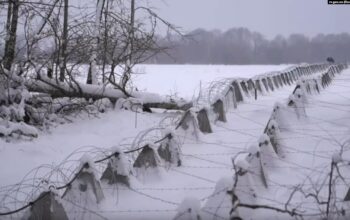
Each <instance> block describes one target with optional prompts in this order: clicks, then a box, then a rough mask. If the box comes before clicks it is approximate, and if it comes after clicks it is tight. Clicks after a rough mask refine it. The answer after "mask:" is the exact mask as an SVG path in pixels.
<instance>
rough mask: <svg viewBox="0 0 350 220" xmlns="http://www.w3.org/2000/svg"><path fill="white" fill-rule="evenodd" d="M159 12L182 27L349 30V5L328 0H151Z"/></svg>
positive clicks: (267, 33) (272, 32) (281, 31)
mask: <svg viewBox="0 0 350 220" xmlns="http://www.w3.org/2000/svg"><path fill="white" fill-rule="evenodd" d="M149 2H150V4H151V5H153V6H154V7H156V8H157V11H158V12H159V14H160V15H161V16H162V17H164V18H166V19H167V20H169V21H170V22H172V23H174V24H176V25H178V26H181V27H182V28H184V30H193V29H196V28H199V27H201V28H205V29H209V30H211V29H220V30H227V29H229V28H232V27H247V28H249V29H251V30H254V31H258V32H261V33H262V34H263V35H265V36H266V37H268V38H272V37H274V36H276V35H277V34H282V35H285V36H287V35H289V34H291V33H303V34H306V35H308V36H314V35H316V34H318V33H327V34H328V33H341V32H350V26H349V22H350V5H328V4H327V0H151V1H149Z"/></svg>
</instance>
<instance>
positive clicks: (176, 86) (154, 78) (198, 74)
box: [134, 64, 292, 99]
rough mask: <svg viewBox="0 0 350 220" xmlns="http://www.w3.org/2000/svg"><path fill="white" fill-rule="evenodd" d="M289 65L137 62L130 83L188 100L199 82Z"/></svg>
mask: <svg viewBox="0 0 350 220" xmlns="http://www.w3.org/2000/svg"><path fill="white" fill-rule="evenodd" d="M290 66H292V65H287V64H286V65H138V66H136V68H135V73H136V74H135V80H134V84H135V85H136V87H137V88H138V89H139V90H143V91H148V92H155V93H158V94H162V95H177V96H179V97H183V98H186V99H191V98H192V97H193V96H194V95H198V92H199V89H200V85H201V84H202V86H206V85H207V84H208V83H210V82H213V81H215V80H218V79H222V78H233V77H246V78H248V77H252V76H255V75H256V74H260V73H266V72H271V71H279V70H283V69H286V68H288V67H290Z"/></svg>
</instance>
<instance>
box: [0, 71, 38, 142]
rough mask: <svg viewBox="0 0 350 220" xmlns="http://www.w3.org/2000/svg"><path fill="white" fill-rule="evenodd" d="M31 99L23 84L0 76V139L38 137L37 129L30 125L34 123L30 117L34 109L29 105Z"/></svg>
mask: <svg viewBox="0 0 350 220" xmlns="http://www.w3.org/2000/svg"><path fill="white" fill-rule="evenodd" d="M4 71H6V70H4ZM8 74H9V75H10V74H11V73H8ZM12 74H14V73H12ZM16 77H18V76H16ZM30 98H31V95H30V94H29V92H28V90H27V88H26V86H25V85H24V84H23V83H19V82H15V81H13V80H11V79H9V78H8V77H7V76H5V75H3V74H0V137H5V138H9V137H20V136H27V137H37V136H38V131H37V129H36V128H35V127H34V126H32V125H30V124H32V123H34V121H33V120H31V117H30V115H29V114H30V112H34V109H33V108H29V104H28V103H27V102H28V100H29V99H30ZM29 109H31V111H30V112H29V111H28V110H29ZM8 140H9V139H8Z"/></svg>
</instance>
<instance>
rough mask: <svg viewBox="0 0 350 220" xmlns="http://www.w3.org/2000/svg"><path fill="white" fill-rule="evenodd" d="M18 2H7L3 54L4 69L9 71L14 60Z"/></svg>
mask: <svg viewBox="0 0 350 220" xmlns="http://www.w3.org/2000/svg"><path fill="white" fill-rule="evenodd" d="M18 10H19V2H18V0H12V1H9V4H8V10H7V13H8V14H7V21H6V31H7V33H6V35H7V37H6V42H5V53H4V67H5V69H7V70H10V69H11V66H12V63H13V60H14V59H15V52H16V37H17V24H18Z"/></svg>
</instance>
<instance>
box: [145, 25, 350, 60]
mask: <svg viewBox="0 0 350 220" xmlns="http://www.w3.org/2000/svg"><path fill="white" fill-rule="evenodd" d="M159 42H160V44H161V45H162V46H165V47H168V48H170V49H168V51H167V53H161V54H158V55H157V56H156V57H154V58H153V59H151V60H149V61H148V62H151V63H156V64H157V63H158V64H175V63H176V64H283V63H303V62H306V63H315V62H324V61H325V60H326V59H327V57H333V58H334V59H335V61H339V62H346V61H347V60H350V34H348V33H341V34H318V35H316V36H314V37H311V38H310V37H307V36H305V35H303V34H292V35H290V36H288V37H284V36H282V35H277V36H276V37H275V38H273V39H271V40H270V39H267V38H266V37H264V36H263V35H262V34H261V33H258V32H253V31H250V30H249V29H247V28H232V29H230V30H227V31H225V32H222V31H219V30H213V31H207V30H204V29H197V30H194V31H192V32H190V33H189V34H188V35H187V37H179V36H174V35H168V36H167V37H166V38H163V39H161V40H159Z"/></svg>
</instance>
